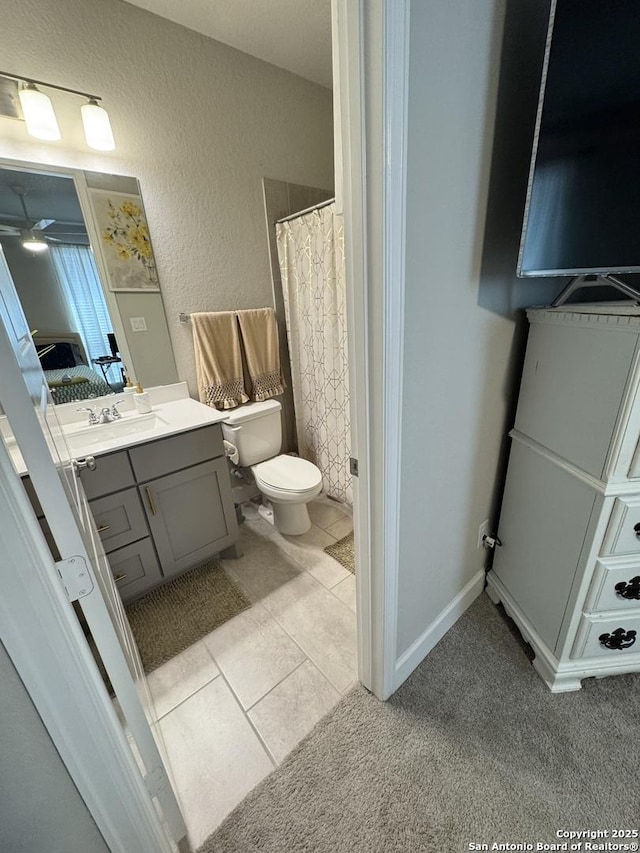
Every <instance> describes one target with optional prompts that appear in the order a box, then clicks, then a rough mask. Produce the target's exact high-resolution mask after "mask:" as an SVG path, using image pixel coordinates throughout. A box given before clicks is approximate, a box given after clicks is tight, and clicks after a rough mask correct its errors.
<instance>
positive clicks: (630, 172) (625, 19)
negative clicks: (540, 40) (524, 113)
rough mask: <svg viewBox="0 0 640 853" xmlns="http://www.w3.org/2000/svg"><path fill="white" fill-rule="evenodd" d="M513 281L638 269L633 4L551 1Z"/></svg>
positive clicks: (638, 14) (637, 5) (639, 99)
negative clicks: (534, 137) (521, 227)
mask: <svg viewBox="0 0 640 853" xmlns="http://www.w3.org/2000/svg"><path fill="white" fill-rule="evenodd" d="M536 128H537V129H536V139H535V142H534V150H533V156H532V162H531V171H530V176H529V188H528V192H527V204H526V208H525V218H524V225H523V229H522V239H521V243H520V255H519V258H518V275H521V276H552V275H580V274H588V273H602V274H604V273H616V272H617V273H624V272H638V271H640V0H557V2H554V3H552V8H551V22H550V27H549V37H548V39H547V50H546V56H545V64H544V71H543V79H542V86H541V92H540V102H539V106H538V118H537V124H536Z"/></svg>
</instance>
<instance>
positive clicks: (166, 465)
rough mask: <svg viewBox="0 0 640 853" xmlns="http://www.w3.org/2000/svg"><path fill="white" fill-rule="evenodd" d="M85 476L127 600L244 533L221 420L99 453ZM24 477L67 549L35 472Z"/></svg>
mask: <svg viewBox="0 0 640 853" xmlns="http://www.w3.org/2000/svg"><path fill="white" fill-rule="evenodd" d="M95 461H96V465H95V468H93V469H89V468H85V469H83V470H82V471H81V472H80V478H81V480H82V485H83V487H84V490H85V493H86V495H87V498H88V500H89V507H90V509H91V513H92V515H93V518H94V521H95V524H96V529H97V532H98V534H99V536H100V539H101V540H102V544H103V546H104V550H105V552H106V554H107V558H108V560H109V564H110V566H111V571H112V573H113V576H114V579H115V581H116V584H117V585H118V590H119V591H120V595H121V597H122V599H123V600H124V601H127V600H129V599H132V598H137V597H138V596H139V595H142V594H143V593H145V592H148V591H149V590H150V589H152V588H153V587H154V586H157V585H158V584H160V583H162V582H163V581H164V580H166V579H167V578H171V577H173V576H174V575H177V574H179V573H180V572H183V571H186V570H187V569H191V568H195V567H196V566H198V565H201V564H202V563H205V562H206V561H207V560H210V559H211V558H212V557H214V556H215V555H216V554H219V553H220V552H221V551H224V550H225V548H229V547H230V546H231V545H233V543H234V542H235V541H236V540H237V538H238V520H237V517H236V513H235V508H234V506H233V497H232V493H231V481H230V479H229V469H228V466H227V459H226V456H225V455H224V447H223V445H222V430H221V428H220V425H219V424H212V425H210V426H206V427H200V428H198V429H194V430H188V431H187V432H183V433H179V434H178V435H173V436H170V437H169V438H162V439H157V440H156V441H149V442H147V443H145V444H138V445H136V446H135V447H130V448H128V449H126V450H117V451H115V452H113V453H106V454H104V455H101V456H97V457H96V460H95ZM23 484H24V487H25V489H26V491H27V494H28V495H29V498H30V500H31V503H32V505H33V507H34V510H35V512H36V515H37V516H38V519H39V520H40V525H41V527H42V529H43V531H44V533H45V536H46V537H47V542H48V543H49V546H50V548H51V552H52V554H53V555H54V558H55V559H56V560H57V559H59V555H58V552H57V549H56V546H55V543H54V541H53V538H52V537H51V533H50V531H49V528H48V526H47V522H46V519H45V518H44V514H43V512H42V508H41V506H40V503H39V502H38V498H37V495H36V493H35V490H34V489H33V487H32V485H31V481H30V480H29V477H28V476H25V477H23Z"/></svg>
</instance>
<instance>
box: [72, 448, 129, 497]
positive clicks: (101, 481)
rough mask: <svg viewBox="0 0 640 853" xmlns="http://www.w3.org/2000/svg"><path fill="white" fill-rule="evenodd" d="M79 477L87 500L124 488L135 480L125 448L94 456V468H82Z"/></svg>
mask: <svg viewBox="0 0 640 853" xmlns="http://www.w3.org/2000/svg"><path fill="white" fill-rule="evenodd" d="M80 479H81V481H82V485H83V486H84V490H85V493H86V495H87V498H88V499H89V500H91V499H92V498H99V497H102V495H108V494H109V493H110V492H117V491H120V489H126V488H127V486H132V485H133V484H134V482H135V481H134V479H133V471H132V470H131V465H130V464H129V457H128V456H127V451H126V450H121V451H119V452H118V453H109V454H107V455H106V456H96V467H95V468H94V470H93V471H91V470H90V469H89V468H84V469H83V470H82V471H81V472H80Z"/></svg>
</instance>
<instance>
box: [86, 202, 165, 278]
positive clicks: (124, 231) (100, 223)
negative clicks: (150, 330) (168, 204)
mask: <svg viewBox="0 0 640 853" xmlns="http://www.w3.org/2000/svg"><path fill="white" fill-rule="evenodd" d="M89 196H90V198H91V206H92V208H93V216H94V220H95V223H96V227H97V230H98V234H99V237H100V247H101V250H102V254H103V257H104V262H105V266H106V269H107V274H108V277H109V290H114V291H126V290H130V291H148V292H153V291H159V290H160V283H159V281H158V273H157V271H156V262H155V258H154V256H153V248H152V246H151V238H150V237H149V227H148V225H147V219H146V217H145V214H144V207H143V206H142V198H141V197H140V196H139V195H131V194H129V193H119V192H110V191H109V190H97V189H90V190H89Z"/></svg>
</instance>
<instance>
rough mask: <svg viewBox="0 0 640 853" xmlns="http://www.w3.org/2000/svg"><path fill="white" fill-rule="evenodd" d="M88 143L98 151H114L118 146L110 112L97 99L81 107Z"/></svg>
mask: <svg viewBox="0 0 640 853" xmlns="http://www.w3.org/2000/svg"><path fill="white" fill-rule="evenodd" d="M80 112H81V113H82V124H83V125H84V135H85V139H86V140H87V145H88V146H89V147H90V148H95V149H96V150H97V151H113V150H114V148H115V147H116V143H115V140H114V138H113V131H112V130H111V122H110V121H109V113H108V112H107V111H106V110H105V109H104V107H101V106H99V105H98V104H97V103H96V102H95V101H89V103H88V104H83V106H82V107H80Z"/></svg>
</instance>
